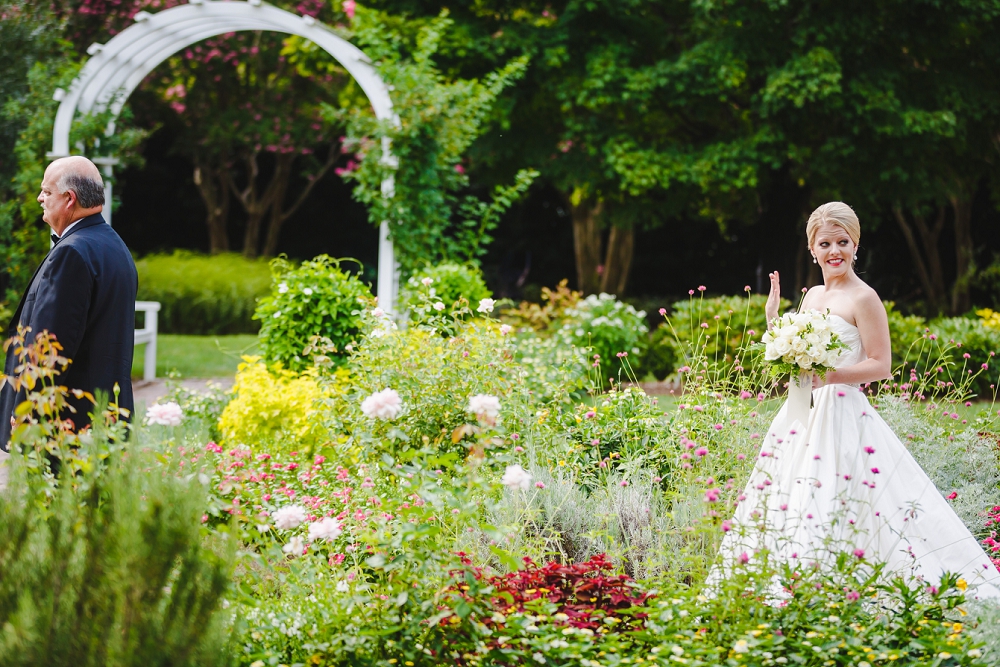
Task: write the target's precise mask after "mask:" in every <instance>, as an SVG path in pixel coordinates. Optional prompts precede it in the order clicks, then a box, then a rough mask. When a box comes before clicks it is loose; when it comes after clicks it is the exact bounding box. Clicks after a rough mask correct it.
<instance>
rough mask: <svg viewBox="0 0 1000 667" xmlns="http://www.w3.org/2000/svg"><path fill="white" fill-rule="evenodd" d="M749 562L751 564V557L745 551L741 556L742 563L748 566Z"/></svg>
mask: <svg viewBox="0 0 1000 667" xmlns="http://www.w3.org/2000/svg"><path fill="white" fill-rule="evenodd" d="M749 562H750V556H749V555H748V554H747V552H746V551H744V552H743V553H741V554H740V563H742V564H743V565H746V564H747V563H749Z"/></svg>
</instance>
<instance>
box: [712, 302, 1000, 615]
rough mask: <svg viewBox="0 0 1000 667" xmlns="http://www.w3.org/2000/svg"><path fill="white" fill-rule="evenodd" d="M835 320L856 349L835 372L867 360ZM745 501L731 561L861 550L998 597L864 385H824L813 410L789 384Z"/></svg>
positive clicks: (992, 574) (969, 543)
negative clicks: (764, 552)
mask: <svg viewBox="0 0 1000 667" xmlns="http://www.w3.org/2000/svg"><path fill="white" fill-rule="evenodd" d="M831 323H832V325H833V327H834V329H835V330H836V332H837V334H838V335H839V337H840V339H841V341H843V342H844V343H845V344H846V345H847V346H849V348H850V349H849V350H845V352H844V354H843V355H842V356H841V358H840V359H839V360H838V363H837V364H836V365H837V367H838V368H844V367H847V366H853V365H854V364H856V363H859V362H860V361H863V360H864V359H866V358H867V355H866V354H865V351H864V349H863V348H862V346H861V336H860V334H859V332H858V329H857V327H855V326H853V325H851V324H849V323H848V322H847V321H846V320H844V319H843V318H840V317H838V316H836V315H832V316H831ZM743 496H745V497H744V498H743V499H742V500H741V501H740V503H739V505H738V507H737V509H736V514H735V517H734V520H733V524H734V529H733V530H731V531H730V532H728V533H727V534H726V537H725V539H724V541H723V546H722V557H723V562H735V560H736V559H738V558H740V557H741V556H742V555H743V554H746V555H747V556H749V557H751V558H752V557H753V554H754V553H755V552H757V551H759V550H760V549H762V548H767V549H768V550H770V551H771V553H772V554H774V555H775V556H776V557H777V559H778V560H779V561H788V560H790V559H794V558H799V559H804V560H803V561H802V562H808V561H812V560H818V561H823V560H825V558H826V557H828V556H829V555H830V554H831V553H833V552H834V551H843V550H847V551H848V552H852V551H856V550H859V549H860V550H863V552H864V554H863V556H864V558H866V559H868V560H870V561H873V562H884V563H886V564H887V569H888V570H890V571H896V572H901V573H907V574H910V575H915V576H920V577H922V578H923V579H924V580H925V581H927V582H928V584H936V583H937V582H938V581H939V580H940V578H941V575H942V574H944V573H945V572H954V573H958V574H960V575H961V576H962V578H964V579H965V581H966V582H967V583H968V584H969V586H970V588H971V587H973V586H975V587H977V590H976V593H975V594H976V595H977V596H978V597H1000V573H998V572H997V570H996V569H995V568H994V567H993V564H992V563H991V562H990V559H989V558H988V557H987V556H986V553H985V552H984V551H983V549H982V547H981V546H980V544H979V543H978V541H977V540H976V538H975V537H973V535H972V534H971V533H970V532H969V530H968V528H966V527H965V525H964V524H963V523H962V521H961V519H959V518H958V515H956V514H955V512H954V511H953V510H952V509H951V507H950V506H949V504H948V501H947V500H945V498H944V497H943V496H942V495H941V493H940V492H939V491H938V490H937V488H935V486H934V484H933V482H931V480H930V478H929V477H928V476H927V474H926V473H924V471H923V470H922V469H921V468H920V466H919V465H917V462H916V461H914V459H913V457H912V456H911V455H910V453H909V452H908V451H907V450H906V447H905V446H904V445H903V443H902V442H901V441H900V440H899V438H898V437H896V434H895V433H894V432H893V431H892V429H891V428H889V425H888V424H886V423H885V421H884V420H883V419H882V417H881V416H879V414H878V412H876V411H875V409H874V408H872V406H871V404H870V403H869V402H868V399H867V398H866V397H865V394H864V393H863V392H862V391H860V390H859V389H858V388H857V387H854V386H851V385H843V384H832V385H826V386H824V387H822V388H820V389H817V390H815V391H813V392H812V408H811V409H810V408H809V389H808V388H796V387H793V386H792V385H790V389H789V399H788V400H787V401H786V402H785V405H784V406H782V408H781V410H780V411H779V412H778V415H777V417H776V418H775V419H774V421H773V422H772V424H771V428H770V429H769V431H768V433H767V436H766V437H765V438H764V444H763V446H762V448H761V452H760V456H759V458H758V459H757V463H756V466H755V467H754V471H753V474H752V475H751V476H750V481H749V482H748V483H747V486H746V489H745V490H744V492H743ZM762 528H763V529H764V530H761V529H762ZM858 555H859V556H860V555H861V553H860V552H858ZM805 559H807V560H805ZM970 592H971V591H970Z"/></svg>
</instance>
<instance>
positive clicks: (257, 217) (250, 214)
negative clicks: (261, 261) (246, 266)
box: [243, 206, 267, 259]
mask: <svg viewBox="0 0 1000 667" xmlns="http://www.w3.org/2000/svg"><path fill="white" fill-rule="evenodd" d="M266 212H267V211H266V209H265V210H261V209H260V208H259V207H256V206H255V207H253V208H251V209H248V210H247V226H246V230H245V231H244V232H243V256H244V257H246V258H247V259H254V258H256V257H257V248H258V247H259V246H260V225H261V223H262V222H263V221H264V214H265V213H266Z"/></svg>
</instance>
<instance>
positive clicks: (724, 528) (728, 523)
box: [722, 519, 733, 533]
mask: <svg viewBox="0 0 1000 667" xmlns="http://www.w3.org/2000/svg"><path fill="white" fill-rule="evenodd" d="M732 529H733V523H732V522H731V521H730V520H729V519H726V520H725V521H723V522H722V532H724V533H728V532H729V531H731V530H732Z"/></svg>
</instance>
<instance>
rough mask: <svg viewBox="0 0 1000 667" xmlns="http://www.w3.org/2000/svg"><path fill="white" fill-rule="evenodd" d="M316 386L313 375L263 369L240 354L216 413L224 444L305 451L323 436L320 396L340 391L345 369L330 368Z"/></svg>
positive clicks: (321, 442)
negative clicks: (322, 382)
mask: <svg viewBox="0 0 1000 667" xmlns="http://www.w3.org/2000/svg"><path fill="white" fill-rule="evenodd" d="M332 377H333V380H332V381H331V382H328V383H326V384H325V386H324V389H321V388H320V385H319V382H318V381H317V379H316V378H315V377H314V376H312V375H310V374H304V375H298V374H296V373H293V372H291V371H288V370H282V369H280V368H279V369H276V370H274V371H270V370H268V368H267V366H265V365H264V363H263V362H262V361H261V360H260V358H259V357H244V361H243V362H242V363H241V364H240V365H239V370H238V371H237V373H236V382H235V384H234V385H233V388H232V390H231V393H232V394H233V399H232V401H230V402H229V404H228V405H227V406H226V407H225V409H224V410H223V411H222V416H221V417H220V418H219V432H220V434H221V437H222V441H223V442H225V443H226V444H228V445H250V446H253V447H257V446H261V445H267V446H268V448H269V449H270V450H272V451H273V450H275V449H277V450H287V451H290V450H296V449H297V450H299V451H303V452H307V453H308V452H311V451H313V450H315V449H316V448H317V447H319V446H320V445H322V444H323V443H324V442H326V441H327V439H328V438H329V435H328V433H327V431H326V430H325V429H324V427H323V420H322V418H321V405H320V403H319V401H320V399H322V398H324V396H330V395H332V394H333V393H335V392H338V391H341V392H342V391H343V390H344V384H345V382H346V372H338V373H334V375H333V376H332Z"/></svg>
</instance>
